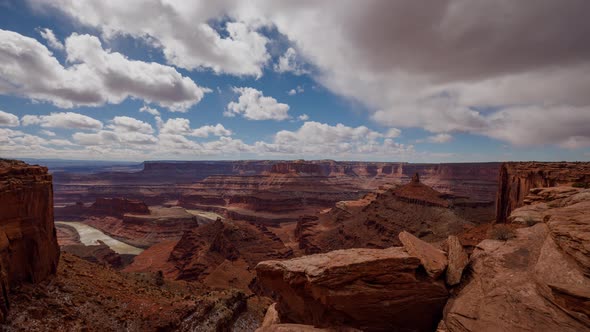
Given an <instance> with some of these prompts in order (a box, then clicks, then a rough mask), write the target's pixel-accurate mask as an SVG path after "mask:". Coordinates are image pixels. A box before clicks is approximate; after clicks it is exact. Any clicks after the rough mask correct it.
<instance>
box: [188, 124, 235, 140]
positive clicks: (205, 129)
mask: <svg viewBox="0 0 590 332" xmlns="http://www.w3.org/2000/svg"><path fill="white" fill-rule="evenodd" d="M191 135H192V136H196V137H209V135H214V136H231V135H232V132H231V130H228V129H225V127H224V126H223V125H222V124H220V123H218V124H216V125H215V126H210V125H208V126H202V127H200V128H197V129H195V130H193V132H192V134H191Z"/></svg>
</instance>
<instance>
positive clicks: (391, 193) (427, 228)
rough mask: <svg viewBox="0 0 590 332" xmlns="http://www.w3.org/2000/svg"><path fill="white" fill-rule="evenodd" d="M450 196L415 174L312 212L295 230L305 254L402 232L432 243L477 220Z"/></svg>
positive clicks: (374, 243) (376, 243) (386, 243)
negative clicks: (397, 183) (408, 179)
mask: <svg viewBox="0 0 590 332" xmlns="http://www.w3.org/2000/svg"><path fill="white" fill-rule="evenodd" d="M466 209H478V208H466V207H455V206H453V199H452V198H451V197H448V196H446V195H444V194H442V193H440V192H438V191H436V190H434V189H432V188H430V187H428V186H426V185H425V184H423V183H420V182H419V179H418V178H417V177H416V178H415V181H413V182H410V183H408V184H406V185H403V186H399V187H393V188H389V189H385V190H380V191H378V192H376V193H372V194H369V195H366V196H365V197H363V198H362V199H360V200H355V201H344V202H339V203H337V204H336V205H335V206H334V207H333V208H331V209H330V210H327V211H323V212H322V213H319V214H316V215H315V216H306V217H301V218H300V220H299V222H298V225H297V228H296V230H295V232H296V234H295V235H296V236H297V239H298V241H299V246H300V248H301V249H302V250H304V252H305V253H307V254H312V253H317V252H327V251H330V250H336V249H347V248H387V247H390V246H396V245H397V246H399V245H401V242H400V241H399V238H398V234H399V233H400V232H401V231H404V230H405V231H407V232H409V233H411V234H414V235H416V236H418V237H419V238H421V239H423V240H426V241H429V242H434V241H442V240H445V239H446V238H447V236H448V235H451V234H458V233H460V232H463V231H464V230H465V228H468V227H472V226H473V225H474V224H475V223H478V222H482V220H479V219H478V218H477V217H473V216H470V213H469V212H466Z"/></svg>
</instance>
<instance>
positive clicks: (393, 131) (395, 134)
mask: <svg viewBox="0 0 590 332" xmlns="http://www.w3.org/2000/svg"><path fill="white" fill-rule="evenodd" d="M401 134H402V131H401V130H399V129H397V128H389V129H388V130H387V133H385V137H389V138H396V137H399V135H401Z"/></svg>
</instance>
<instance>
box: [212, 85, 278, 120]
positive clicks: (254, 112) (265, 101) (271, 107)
mask: <svg viewBox="0 0 590 332" xmlns="http://www.w3.org/2000/svg"><path fill="white" fill-rule="evenodd" d="M233 91H234V92H235V93H239V94H240V97H239V98H238V101H237V102H234V101H232V102H230V103H229V104H228V105H227V110H226V111H225V112H224V113H223V115H225V116H229V117H233V116H236V115H239V114H241V115H242V116H243V117H245V118H246V119H249V120H276V121H281V120H286V119H288V118H289V114H288V112H289V105H287V104H283V103H279V102H278V101H277V100H276V99H274V98H272V97H265V96H264V95H263V94H262V91H259V90H256V89H253V88H247V87H242V88H238V87H234V88H233Z"/></svg>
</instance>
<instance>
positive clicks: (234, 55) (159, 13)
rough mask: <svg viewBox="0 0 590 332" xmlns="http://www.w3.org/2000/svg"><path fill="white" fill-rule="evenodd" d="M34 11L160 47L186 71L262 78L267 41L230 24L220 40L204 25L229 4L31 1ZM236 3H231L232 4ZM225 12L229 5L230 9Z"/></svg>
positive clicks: (146, 0) (241, 25) (151, 0)
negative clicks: (49, 12) (50, 11)
mask: <svg viewBox="0 0 590 332" xmlns="http://www.w3.org/2000/svg"><path fill="white" fill-rule="evenodd" d="M30 3H32V4H33V5H35V6H37V7H39V6H41V7H52V8H55V9H57V10H60V11H62V12H64V13H66V14H68V15H70V16H72V17H74V18H76V19H77V20H78V21H79V22H81V23H82V24H86V25H89V26H92V27H95V28H97V29H99V30H102V32H103V35H104V37H105V38H111V37H114V36H117V35H129V36H133V37H135V38H141V39H145V40H146V41H148V42H149V43H151V44H152V45H153V46H155V47H159V48H161V49H162V52H163V54H164V57H165V58H166V60H167V62H168V63H170V64H172V65H175V66H178V67H182V68H186V69H201V68H209V69H212V70H213V71H215V72H216V73H229V74H235V75H253V76H256V77H260V76H262V67H263V66H264V65H265V64H266V63H267V61H268V60H269V58H270V56H269V54H268V53H267V51H266V44H267V42H268V39H267V38H266V37H264V36H263V35H262V34H260V33H258V32H257V31H256V28H257V25H256V24H246V23H244V22H242V21H236V20H232V19H231V18H232V17H231V16H230V22H227V23H226V24H225V26H224V27H223V30H224V31H223V33H224V34H225V36H222V35H220V33H219V32H217V31H216V30H215V29H213V28H212V27H211V26H210V25H209V22H210V21H213V20H217V19H219V18H220V17H222V16H224V15H225V14H226V10H225V9H227V7H226V8H224V7H225V6H232V5H233V4H232V2H231V1H230V2H220V3H215V2H202V1H185V2H182V1H175V2H169V1H166V2H164V1H160V0H143V1H123V2H121V1H118V0H104V1H77V0H31V1H30ZM236 5H237V4H236ZM230 8H231V7H230Z"/></svg>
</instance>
